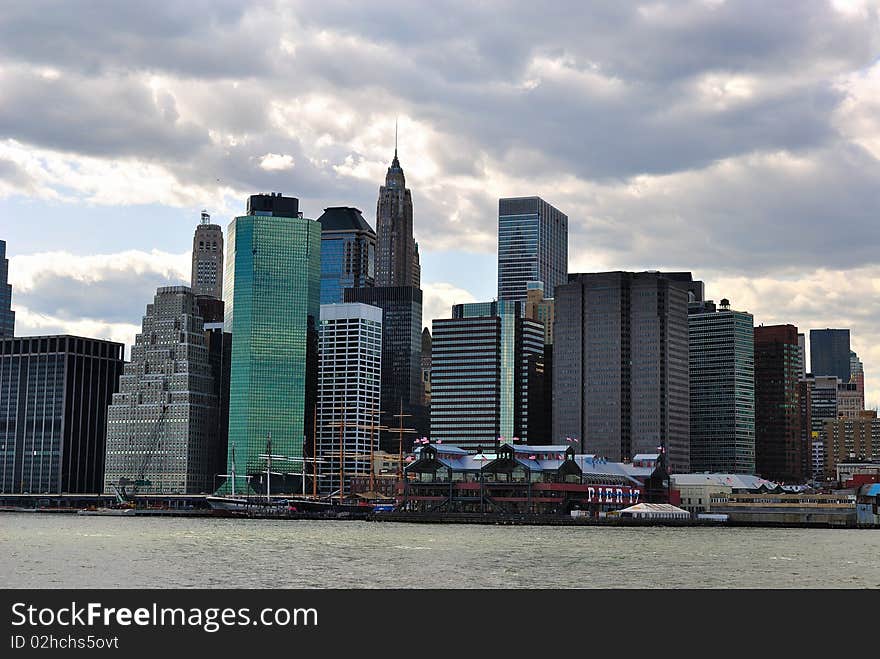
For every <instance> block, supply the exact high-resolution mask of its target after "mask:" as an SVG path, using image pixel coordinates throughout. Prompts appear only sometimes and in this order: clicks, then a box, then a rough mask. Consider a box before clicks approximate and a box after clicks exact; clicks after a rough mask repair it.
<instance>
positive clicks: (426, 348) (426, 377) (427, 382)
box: [422, 327, 431, 410]
mask: <svg viewBox="0 0 880 659" xmlns="http://www.w3.org/2000/svg"><path fill="white" fill-rule="evenodd" d="M422 387H423V388H424V391H423V394H422V405H423V406H424V408H425V409H426V410H429V409H431V330H429V329H428V328H427V327H425V328H424V329H422Z"/></svg>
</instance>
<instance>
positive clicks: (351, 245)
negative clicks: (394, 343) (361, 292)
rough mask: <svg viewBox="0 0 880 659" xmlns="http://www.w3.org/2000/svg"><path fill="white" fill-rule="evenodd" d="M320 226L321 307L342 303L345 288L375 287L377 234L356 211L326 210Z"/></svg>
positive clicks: (333, 208)
mask: <svg viewBox="0 0 880 659" xmlns="http://www.w3.org/2000/svg"><path fill="white" fill-rule="evenodd" d="M318 222H319V223H320V224H321V304H322V305H323V304H338V303H341V302H342V301H343V298H344V296H343V293H342V292H343V290H345V289H346V288H363V287H365V286H375V285H376V233H375V232H374V231H373V229H372V227H370V225H369V224H368V223H367V221H366V220H365V219H364V217H363V215H361V212H360V210H358V209H357V208H350V207H348V206H334V207H331V208H325V209H324V213H323V214H322V215H321V217H319V218H318Z"/></svg>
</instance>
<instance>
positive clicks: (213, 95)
mask: <svg viewBox="0 0 880 659" xmlns="http://www.w3.org/2000/svg"><path fill="white" fill-rule="evenodd" d="M169 8H170V5H168V6H165V5H161V4H156V5H155V7H153V8H151V10H150V12H149V15H147V14H140V13H138V12H139V11H141V10H139V9H138V8H135V7H125V6H119V7H112V6H111V7H105V8H103V9H102V11H103V12H105V13H106V15H105V16H102V18H103V22H104V24H106V25H107V26H108V27H109V28H110V29H109V32H112V33H114V34H115V35H116V36H117V37H118V40H117V41H116V42H115V43H117V44H121V46H119V47H118V49H117V50H115V51H114V53H115V54H114V57H113V61H114V62H115V64H114V66H113V67H109V66H107V65H105V64H101V62H102V61H103V62H105V61H109V58H108V54H107V53H108V52H109V50H108V49H109V48H110V47H111V44H110V42H109V41H104V39H103V38H100V39H95V38H94V35H92V34H91V32H90V31H89V29H88V27H87V23H89V21H88V19H87V16H88V15H90V11H89V10H84V9H81V10H79V11H77V12H76V15H67V14H66V12H68V11H72V10H71V9H69V8H64V7H63V6H61V7H60V8H59V9H58V10H57V12H55V15H53V16H52V17H44V19H43V20H42V21H38V22H35V21H33V20H32V19H31V18H29V16H30V12H28V11H26V10H25V11H22V12H21V13H19V10H18V9H16V8H15V7H11V8H10V9H9V12H8V16H7V19H6V20H5V21H4V25H3V29H4V30H8V32H4V36H5V37H6V38H5V40H4V42H3V43H4V45H3V46H2V48H3V50H0V63H2V64H3V65H4V68H3V75H2V77H0V88H2V90H3V92H4V98H6V99H7V103H6V104H5V107H4V109H3V114H2V121H0V217H4V218H6V221H4V223H3V227H2V230H0V233H2V235H0V238H2V239H5V240H6V241H7V256H8V257H10V259H11V260H10V279H11V282H12V284H13V286H14V291H13V308H14V309H15V310H16V311H17V318H16V321H17V334H20V335H36V334H50V333H55V332H67V333H73V334H80V335H88V336H95V337H104V338H112V339H115V340H118V341H121V342H123V343H125V344H126V346H130V345H131V344H132V343H133V342H134V335H135V334H136V331H137V325H138V323H139V321H140V317H141V312H142V306H143V305H144V304H145V303H146V302H147V301H148V300H149V299H150V298H151V297H152V295H153V293H154V292H155V289H156V288H157V287H158V286H160V285H173V284H180V283H185V282H186V281H188V278H189V264H190V260H189V253H188V252H187V251H185V250H187V248H188V246H189V244H190V243H191V239H192V231H193V228H194V225H195V223H196V221H197V219H198V213H199V211H200V210H201V208H203V207H205V208H207V209H208V210H209V212H210V213H211V215H212V217H213V218H214V221H216V222H217V223H218V224H220V225H221V226H222V227H223V229H224V231H225V230H226V229H227V227H228V223H229V221H230V219H231V218H232V217H233V216H235V215H237V214H239V213H240V212H241V204H242V200H243V199H244V198H246V197H247V195H249V194H253V193H256V192H259V191H269V190H276V191H280V192H282V193H284V194H287V195H293V196H297V197H300V198H301V199H302V207H303V210H304V211H305V214H306V216H307V217H311V218H313V219H314V218H317V217H318V216H319V215H320V212H321V209H323V208H326V207H329V206H333V205H348V206H353V207H358V208H363V209H367V212H366V213H365V218H366V219H367V221H368V222H369V223H370V224H371V226H373V228H374V229H375V217H374V215H373V211H372V209H373V208H374V207H375V206H374V204H375V190H376V186H377V185H379V184H380V183H381V181H382V178H383V174H384V173H385V171H386V169H387V164H388V157H389V154H390V153H391V150H392V146H393V136H394V122H395V119H397V118H399V122H400V157H401V160H402V161H403V162H404V164H405V165H406V167H407V177H408V178H407V185H408V187H410V188H411V189H412V190H413V204H414V213H415V221H414V227H415V238H416V240H417V241H418V242H419V249H420V262H421V266H422V280H423V282H424V283H423V288H424V289H425V312H424V315H423V324H424V325H426V326H429V325H430V321H431V320H432V319H433V318H442V317H444V316H445V315H446V313H447V312H448V309H449V307H450V305H451V304H454V303H466V302H471V301H475V300H487V299H491V298H492V297H494V295H495V292H494V288H495V286H494V285H495V282H496V281H497V277H496V272H495V262H496V258H497V253H496V250H495V239H496V222H497V202H498V199H499V198H502V197H508V196H520V195H538V196H541V197H542V198H544V199H546V200H547V201H548V202H549V203H552V204H553V205H554V206H556V207H558V208H560V210H562V211H563V212H565V213H566V214H567V215H568V216H569V218H570V225H571V226H570V265H569V271H570V272H600V271H608V270H618V269H619V270H636V271H638V270H648V269H658V270H664V271H675V270H688V271H691V272H693V273H694V275H695V276H696V277H698V278H700V279H702V280H704V281H706V283H707V291H706V296H707V297H708V298H714V299H720V298H722V297H726V298H729V299H730V300H731V302H732V304H733V305H734V306H735V307H736V308H739V309H746V310H748V311H749V312H750V313H752V314H753V315H754V317H755V323H756V324H757V325H760V324H761V323H764V324H767V325H771V324H777V323H793V324H795V325H796V326H797V327H798V329H799V331H801V332H806V331H807V330H809V329H815V328H824V327H842V328H850V329H851V332H852V348H853V350H855V351H856V352H857V353H858V354H859V355H860V357H861V359H862V360H863V361H864V363H865V365H866V369H865V370H866V380H867V383H866V389H867V392H866V403H867V404H868V406H871V407H874V406H876V405H877V404H878V402H880V379H878V376H880V373H878V369H876V368H874V365H875V364H878V363H880V341H878V340H877V338H878V333H877V331H876V330H875V327H876V326H877V320H878V317H880V313H878V311H876V306H877V305H872V304H871V303H870V302H871V300H872V299H873V297H874V294H873V289H874V282H875V281H876V280H878V279H880V265H878V262H877V260H876V257H875V256H874V254H875V253H876V249H872V248H876V246H877V242H878V240H877V233H876V232H877V229H876V226H875V225H876V222H875V221H874V218H873V216H874V215H875V214H876V213H875V212H874V209H876V208H877V203H876V202H877V193H876V189H877V186H876V181H877V179H878V177H880V160H878V155H880V154H878V150H877V148H876V144H877V142H876V137H875V136H876V135H877V133H878V127H877V124H876V122H875V120H874V119H873V116H872V115H873V107H874V104H875V103H876V102H878V99H880V84H878V79H880V67H878V65H877V64H876V61H877V55H878V46H877V44H876V42H875V41H873V38H872V37H871V36H870V35H871V34H872V33H873V32H874V31H875V30H876V27H877V25H878V17H877V10H876V7H875V6H874V4H873V3H869V4H866V5H863V6H858V5H857V4H852V5H849V6H848V5H845V4H843V3H827V4H821V3H803V4H802V5H801V6H799V7H787V8H785V9H784V10H782V9H777V8H773V7H762V8H761V9H755V8H753V7H749V6H747V5H739V6H729V5H725V4H720V3H693V4H682V5H680V6H676V7H674V8H667V9H666V10H664V11H661V10H659V9H656V8H655V9H652V8H651V7H646V6H645V7H637V6H632V7H606V8H584V7H579V6H577V5H570V6H559V7H557V10H556V11H554V12H543V13H541V14H540V15H538V14H534V15H532V14H531V13H530V12H532V11H534V10H533V9H530V8H528V7H523V8H522V9H521V10H520V11H516V12H510V14H511V15H509V16H505V17H504V18H503V20H501V21H500V22H499V20H498V17H497V14H496V13H494V12H493V13H492V16H493V17H494V19H493V21H492V23H494V24H493V25H492V26H490V27H486V28H482V29H481V28H478V27H476V26H477V25H478V24H480V23H490V22H489V21H481V20H480V18H481V16H482V12H483V11H490V10H485V9H481V8H469V7H466V6H464V5H462V6H459V7H456V6H454V5H453V6H452V7H451V8H449V7H448V8H446V9H445V10H443V11H444V12H445V13H446V14H448V15H449V17H450V18H449V21H448V22H443V23H442V24H440V25H439V26H438V25H434V26H433V27H430V26H431V25H433V24H434V23H436V22H435V21H432V18H433V17H432V15H431V14H432V12H434V11H440V10H436V9H433V8H431V7H430V6H429V7H422V8H412V9H410V8H407V10H406V11H403V12H402V13H399V14H396V16H395V21H390V20H385V18H387V16H386V15H385V14H384V12H386V11H389V10H386V9H384V8H374V9H372V10H371V12H374V13H377V18H376V20H375V21H372V20H367V18H369V17H368V16H367V15H365V14H363V13H362V12H363V11H364V10H358V9H349V10H348V11H347V12H339V11H338V10H336V9H334V7H333V5H332V3H329V4H328V5H327V6H325V7H321V8H310V11H309V12H308V14H306V13H305V12H304V11H303V10H302V9H301V8H298V7H294V8H293V9H292V11H291V12H290V13H289V15H284V16H283V17H282V18H281V21H280V25H281V28H282V29H278V28H273V29H271V30H265V31H264V30H262V29H261V27H260V26H262V25H264V24H269V23H271V24H273V25H275V23H276V22H277V21H278V15H277V12H276V13H273V12H272V11H271V9H269V10H267V11H262V12H260V11H256V10H245V9H242V8H240V7H237V8H232V9H226V8H224V7H214V6H198V5H197V4H196V5H193V6H192V7H191V8H190V7H188V8H186V9H183V10H181V11H180V12H177V13H172V12H171V11H170V9H169ZM792 12H795V13H796V14H797V15H796V16H794V17H792V15H791V13H792ZM343 14H345V15H343ZM205 15H210V16H211V17H212V18H215V19H216V20H215V21H214V22H213V23H212V25H213V27H210V26H207V25H206V23H210V21H205V19H204V17H205ZM574 19H576V20H574ZM60 25H64V29H65V32H66V34H67V39H66V40H65V44H66V45H65V48H64V49H60V48H59V49H53V51H52V52H47V51H45V50H43V51H40V50H38V49H36V48H35V47H34V44H37V43H40V42H41V40H42V39H43V38H45V39H50V38H53V35H54V34H56V32H57V31H58V30H60V27H59V26H60ZM169 25H171V26H173V27H174V28H175V30H169V29H168V27H169ZM388 25H395V26H397V27H395V28H393V29H392V28H388V27H383V26H388ZM525 25H530V26H531V25H533V26H534V28H535V29H534V30H532V31H531V36H530V41H529V43H524V42H517V43H515V44H513V45H511V44H509V43H508V42H507V41H506V40H502V37H503V35H504V34H506V33H507V32H509V31H511V30H515V29H520V28H522V27H523V26H525ZM569 25H579V26H580V28H581V29H585V30H586V33H587V34H586V35H585V38H578V39H575V38H573V35H572V34H571V27H569ZM817 26H821V27H817ZM465 27H466V29H465ZM609 28H613V29H609ZM742 30H746V31H748V32H749V34H750V35H751V37H750V39H749V40H748V42H747V43H746V44H745V45H742V44H741V45H740V46H739V47H738V48H730V44H731V42H732V41H733V40H735V39H737V38H738V37H741V36H742V35H741V31H742ZM252 31H256V33H269V34H271V35H277V37H275V36H273V37H272V38H271V39H266V40H265V42H264V43H262V44H257V45H252V46H249V49H243V47H242V46H241V44H243V43H251V42H252V40H246V39H244V37H245V36H247V35H248V34H251V32H252ZM109 32H108V33H109ZM171 33H174V34H175V35H176V36H174V37H171V36H167V35H169V34H171ZM24 34H27V35H28V41H29V43H22V41H21V36H20V35H24ZM196 35H198V36H197V38H194V36H196ZM453 35H454V36H456V38H457V39H458V41H456V40H454V39H453V40H451V41H452V43H454V44H456V46H455V49H454V50H448V48H449V46H445V47H444V42H446V41H450V36H453ZM143 39H147V40H150V39H157V40H159V39H161V43H163V44H164V45H165V48H155V49H149V52H146V51H145V50H144V49H143V48H141V47H139V46H138V44H139V43H140V42H141V40H143ZM206 39H207V40H208V41H209V42H211V43H213V44H215V45H216V48H210V49H203V48H199V49H197V50H194V49H192V48H191V47H190V44H194V43H203V42H204V41H205V40H206ZM633 39H638V40H639V42H640V43H642V44H644V53H647V54H644V53H632V52H630V51H631V49H626V48H623V47H622V44H623V43H624V42H625V41H627V40H629V41H632V40H633ZM682 39H684V40H686V41H687V42H688V43H689V44H691V53H692V54H691V55H689V56H688V57H687V58H684V59H682V58H681V55H680V53H679V52H678V50H677V46H676V44H677V43H680V42H681V40H682ZM826 39H827V41H826ZM502 42H503V43H504V47H503V48H502V47H500V45H499V44H500V43H502ZM560 43H561V44H564V45H559V44H560ZM114 47H115V46H114ZM230 53H231V54H232V55H234V56H230ZM443 55H448V58H447V61H445V62H444V61H443V59H444V57H443ZM340 58H342V59H341V60H340ZM353 59H356V60H359V65H358V66H352V67H349V68H348V69H344V70H340V69H339V68H338V66H337V65H338V63H339V62H340V61H345V62H351V61H352V60H353ZM292 76H294V77H295V76H299V77H298V78H297V79H301V80H302V81H303V82H304V83H307V84H304V85H303V86H302V88H301V89H300V90H297V92H296V93H298V94H300V96H297V97H295V98H293V99H292V100H291V99H289V98H288V96H287V94H288V93H289V92H287V91H285V90H284V89H282V87H283V85H281V84H279V81H289V80H290V79H291V77H292ZM432 85H433V87H434V88H435V89H434V90H433V91H432ZM370 88H375V89H378V90H380V91H381V92H384V93H377V94H375V95H373V94H365V93H364V91H365V90H366V89H370ZM640 90H642V91H641V92H640ZM645 90H647V93H648V94H650V97H642V96H641V95H640V94H641V93H644V92H645ZM663 90H667V91H663ZM255 94H265V95H266V97H267V99H271V100H272V102H269V103H267V107H266V108H262V109H259V110H257V109H254V108H253V107H252V104H251V103H250V100H251V99H252V98H253V96H254V95H255ZM477 95H479V96H477ZM389 98H390V99H391V100H392V101H393V102H388V99H389ZM96 99H97V102H96ZM218 100H219V101H221V102H217V101H218ZM288 100H291V103H292V105H291V106H290V108H287V109H285V107H284V102H286V101H288ZM53 103H59V104H63V105H64V106H65V107H66V108H68V110H69V111H68V113H67V114H68V116H67V117H65V118H63V120H57V119H53V120H49V118H47V117H46V116H45V115H43V114H41V113H43V112H45V111H46V108H47V107H49V106H51V105H52V104H53ZM108 107H116V108H118V112H116V115H118V116H113V115H111V114H108V111H107V108H108ZM208 107H210V108H212V109H211V110H210V111H207V110H206V109H205V108H208ZM217 107H219V108H220V111H217V110H216V108H217ZM475 107H476V108H480V109H481V111H480V112H474V108H475ZM530 108H531V109H530ZM534 108H541V109H540V111H536V110H535V109H534ZM632 108H638V110H637V111H634V110H633V109H632ZM487 117H488V118H492V121H491V123H488V122H487ZM47 126H52V130H49V129H47V128H46V127H47ZM120 126H126V130H118V128H119V127H120ZM832 227H833V229H834V230H833V231H832V230H831V228H832ZM152 250H156V252H155V253H153V252H152ZM50 254H51V255H52V256H49V255H50ZM119 289H125V290H126V291H129V292H130V295H128V296H127V298H128V299H126V300H122V301H120V300H119V299H118V296H117V295H116V294H115V293H114V291H118V290H119ZM842 291H846V292H847V293H846V294H842V293H841V292H842ZM852 297H858V298H860V299H861V300H862V301H863V302H864V303H863V304H859V305H854V304H852Z"/></svg>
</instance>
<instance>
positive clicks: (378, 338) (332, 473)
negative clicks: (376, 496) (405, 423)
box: [316, 303, 382, 493]
mask: <svg viewBox="0 0 880 659" xmlns="http://www.w3.org/2000/svg"><path fill="white" fill-rule="evenodd" d="M319 354H320V368H319V369H318V372H319V375H318V429H317V433H316V438H317V446H316V449H317V457H318V458H319V459H321V460H323V461H322V462H321V463H320V474H321V476H322V477H321V478H320V480H319V482H318V485H319V487H320V489H321V491H322V492H323V493H331V492H334V491H336V490H338V489H339V487H340V480H341V482H342V486H343V491H344V492H346V493H348V492H350V491H351V488H350V486H349V482H350V479H351V478H352V477H358V476H365V475H367V476H368V475H369V473H370V469H371V467H372V463H371V460H370V456H371V455H372V454H373V453H374V452H375V450H376V449H378V446H379V430H378V429H377V427H378V426H379V425H380V423H379V411H380V410H379V404H380V400H381V363H382V310H381V309H379V308H378V307H371V306H368V305H366V304H358V303H352V304H322V305H321V328H320V350H319ZM340 455H341V456H342V457H341V458H340ZM340 459H342V464H341V465H340Z"/></svg>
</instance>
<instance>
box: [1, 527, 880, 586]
mask: <svg viewBox="0 0 880 659" xmlns="http://www.w3.org/2000/svg"><path fill="white" fill-rule="evenodd" d="M0 557H2V558H0V585H2V586H6V587H12V588H62V587H67V588H87V587H96V588H174V587H180V588H212V587H213V588H233V587H238V588H260V587H283V588H502V587H507V588H572V587H577V588H594V587H611V588H632V587H643V588H733V587H738V588H795V587H802V588H880V531H875V530H843V529H840V530H837V529H815V530H806V529H751V528H749V529H724V528H660V527H656V528H607V527H604V528H603V527H539V526H476V525H464V524H450V525H439V524H400V523H376V522H356V521H273V520H234V519H202V518H171V519H167V518H166V519H155V518H143V517H141V518H120V517H85V516H77V515H61V514H0Z"/></svg>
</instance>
